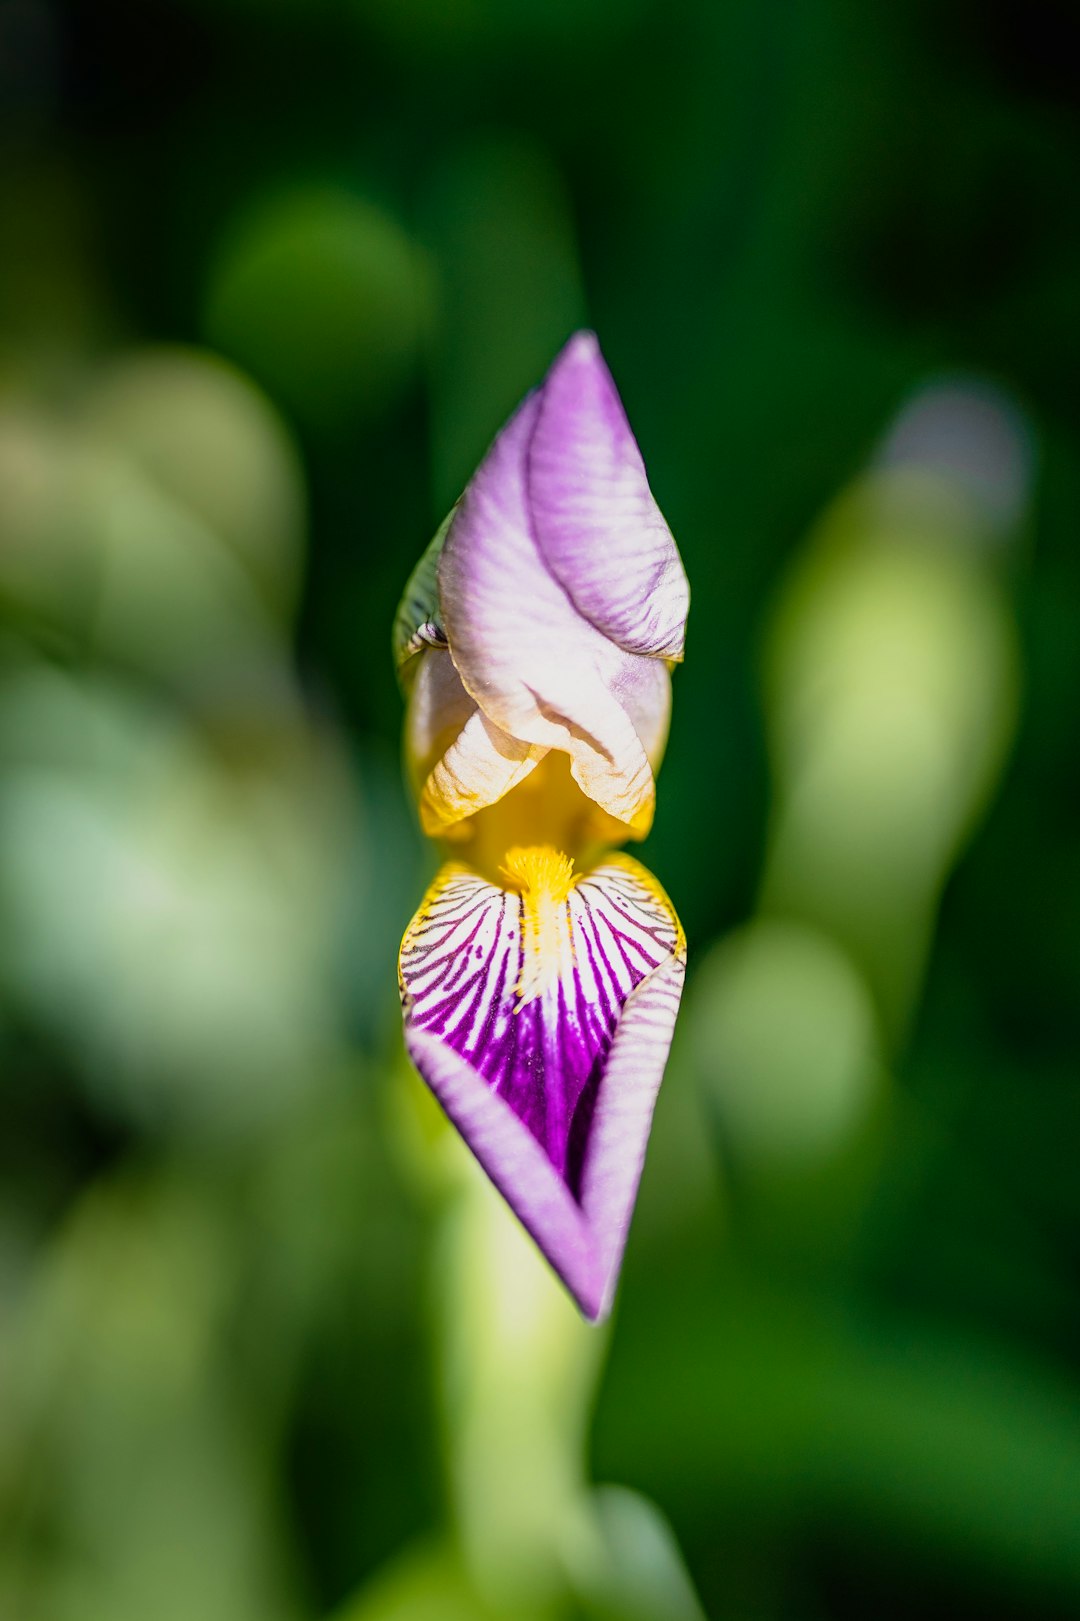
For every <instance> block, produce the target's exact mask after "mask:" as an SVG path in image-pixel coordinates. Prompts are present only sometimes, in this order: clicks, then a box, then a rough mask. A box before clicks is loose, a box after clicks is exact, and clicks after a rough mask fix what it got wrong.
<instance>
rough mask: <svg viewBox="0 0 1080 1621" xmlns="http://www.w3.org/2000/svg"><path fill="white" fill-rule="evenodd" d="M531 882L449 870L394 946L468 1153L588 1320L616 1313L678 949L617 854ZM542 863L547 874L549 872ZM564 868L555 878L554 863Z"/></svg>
mask: <svg viewBox="0 0 1080 1621" xmlns="http://www.w3.org/2000/svg"><path fill="white" fill-rule="evenodd" d="M515 856H516V857H518V858H519V859H518V863H517V865H516V866H513V865H511V869H510V870H511V875H512V876H513V877H515V878H518V879H520V878H521V874H522V872H523V871H524V872H527V871H528V870H529V867H528V863H529V862H530V861H532V862H533V869H532V870H533V871H534V873H536V872H539V874H540V878H539V879H537V881H536V883H534V885H533V887H532V888H530V886H529V883H528V882H524V883H523V884H522V885H521V887H518V888H505V889H503V888H500V887H499V886H498V885H496V884H493V883H490V882H489V881H488V880H486V879H485V878H483V877H481V876H480V875H479V874H478V873H476V872H474V871H473V870H472V869H471V868H468V867H466V866H463V865H461V864H457V863H451V864H449V865H448V866H446V867H445V868H444V869H443V871H442V872H441V873H440V875H439V877H438V878H437V879H436V881H435V883H434V885H433V886H432V888H431V889H430V891H429V892H428V895H427V896H426V897H425V899H424V902H423V904H422V905H421V907H420V910H419V912H418V913H417V915H416V917H415V919H414V920H413V922H412V924H411V925H410V927H409V929H408V931H407V933H406V935H405V939H404V941H403V944H402V950H401V960H400V978H401V990H402V1000H403V1006H404V1011H405V1037H406V1043H407V1046H408V1049H409V1052H410V1055H411V1056H412V1058H413V1061H414V1062H415V1063H416V1065H417V1067H418V1069H419V1070H420V1072H421V1074H422V1075H423V1076H424V1077H425V1079H426V1080H427V1081H428V1084H429V1085H430V1086H431V1087H432V1089H433V1091H434V1092H435V1094H436V1095H437V1096H438V1098H439V1099H440V1101H441V1102H442V1104H443V1107H444V1108H445V1109H446V1111H447V1113H448V1114H449V1115H450V1117H451V1119H452V1120H453V1121H454V1122H455V1124H456V1125H457V1127H458V1129H459V1130H460V1131H461V1133H462V1135H463V1136H464V1137H465V1139H466V1141H467V1142H468V1144H469V1146H470V1148H471V1149H472V1150H473V1152H474V1153H475V1154H476V1156H477V1158H478V1159H479V1160H480V1162H481V1163H482V1164H483V1166H484V1168H485V1170H486V1171H487V1172H488V1174H489V1175H490V1176H491V1178H492V1180H493V1181H494V1182H495V1183H496V1185H497V1186H498V1187H499V1188H500V1189H501V1191H502V1192H503V1194H504V1196H505V1197H506V1199H507V1200H508V1202H509V1203H510V1204H511V1206H512V1207H513V1209H514V1210H515V1211H516V1213H517V1214H518V1216H519V1217H520V1219H521V1220H522V1222H523V1223H524V1225H525V1226H526V1227H527V1228H528V1230H529V1231H530V1232H531V1233H532V1235H533V1237H534V1238H535V1239H536V1242H537V1243H538V1244H539V1246H540V1248H541V1249H542V1250H543V1251H544V1253H545V1254H546V1255H547V1256H548V1259H549V1260H550V1261H551V1263H552V1265H553V1266H554V1267H555V1269H556V1271H557V1272H558V1273H559V1274H560V1276H561V1277H562V1278H563V1279H564V1281H565V1282H566V1283H567V1286H568V1287H569V1288H570V1289H571V1291H572V1292H573V1293H574V1295H575V1297H576V1298H577V1300H578V1302H579V1304H580V1305H581V1308H582V1310H583V1311H584V1312H585V1313H586V1315H588V1316H590V1317H597V1316H600V1315H602V1314H603V1313H604V1312H605V1311H606V1310H607V1309H608V1307H609V1305H610V1301H611V1296H612V1293H613V1290H614V1286H615V1280H616V1277H617V1275H618V1269H619V1265H620V1262H621V1258H622V1250H623V1245H624V1243H625V1239H626V1232H627V1229H628V1226H629V1221H630V1214H631V1211H632V1208H633V1202H634V1196H635V1194H636V1190H637V1184H638V1180H639V1177H640V1174H641V1166H642V1163H643V1160H644V1153H645V1144H646V1142H647V1139H648V1132H649V1125H650V1122H651V1118H652V1108H653V1103H654V1101H655V1097H656V1092H657V1089H658V1087H659V1085H660V1080H661V1077H662V1075H663V1069H664V1063H665V1061H666V1057H667V1049H668V1046H669V1044H670V1040H671V1031H672V1028H673V1026H674V1022H675V1013H676V1011H677V1008H678V999H679V991H680V989H681V984H682V975H683V962H684V955H685V948H684V942H683V936H682V930H681V928H680V926H679V923H678V919H677V918H676V916H675V914H674V912H673V910H672V908H671V904H670V902H669V901H668V900H667V897H666V896H665V895H664V893H663V891H662V890H661V889H660V887H659V885H657V884H656V882H655V880H654V879H653V878H652V877H651V875H650V874H649V873H648V872H647V871H646V869H645V868H644V867H642V866H641V865H640V864H639V863H638V862H636V861H633V860H631V859H630V858H629V857H627V856H622V855H615V856H612V857H609V858H608V859H607V860H605V861H604V862H603V863H601V864H600V865H598V866H596V867H594V868H593V869H591V870H590V871H588V872H586V873H584V874H582V875H581V876H579V877H578V878H576V879H571V878H570V877H569V863H567V862H566V861H565V858H561V857H557V856H556V855H555V852H553V851H537V850H534V851H519V852H511V853H510V858H508V859H509V860H512V858H513V857H515ZM545 861H547V862H548V865H549V867H550V868H551V871H552V872H554V876H553V877H550V881H549V879H548V878H546V877H545V876H544V875H545V872H546V871H547V869H546V868H545V866H544V862H545ZM559 862H562V863H563V873H564V877H565V880H566V881H565V882H563V883H561V884H560V882H559V878H558V871H557V864H558V863H559Z"/></svg>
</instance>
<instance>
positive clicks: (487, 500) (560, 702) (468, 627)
mask: <svg viewBox="0 0 1080 1621" xmlns="http://www.w3.org/2000/svg"><path fill="white" fill-rule="evenodd" d="M539 403H540V401H539V396H538V395H537V394H532V395H530V396H529V397H528V398H527V399H526V400H525V401H524V403H523V404H522V405H521V406H520V407H519V409H518V410H517V412H516V413H515V414H514V416H513V417H512V418H511V419H510V422H509V423H508V424H507V426H506V427H505V428H504V429H503V431H502V432H501V433H500V434H499V436H498V438H497V439H496V440H495V443H494V444H493V445H492V447H491V449H490V450H489V452H488V454H487V456H486V457H485V458H484V461H483V462H482V463H481V465H480V467H479V469H478V471H477V472H476V474H475V475H474V477H473V479H472V481H471V483H470V484H469V487H468V489H467V490H466V491H465V494H464V495H463V497H462V499H461V502H460V503H459V505H458V508H457V510H456V512H455V515H454V519H453V522H452V523H451V525H450V528H449V531H448V533H447V537H446V542H445V545H444V547H443V550H442V555H441V557H440V560H439V568H438V576H439V596H440V603H441V608H442V614H443V623H444V624H445V627H446V633H447V637H448V640H449V643H450V651H451V655H452V657H453V660H454V664H455V665H456V667H457V670H458V672H459V674H460V676H461V679H462V682H463V684H464V686H465V688H466V690H467V691H468V692H469V693H470V695H471V696H472V697H473V698H474V699H475V700H476V702H477V704H478V705H479V706H480V708H481V709H482V710H483V712H484V713H485V715H487V716H488V718H489V719H490V720H492V721H493V722H494V723H495V725H496V726H497V727H499V728H500V729H501V730H502V731H503V732H506V733H508V734H509V735H510V736H511V737H515V738H518V739H519V740H520V741H521V742H523V743H528V744H535V745H538V746H541V747H543V748H557V749H562V750H564V751H565V752H566V753H567V754H569V756H570V759H571V762H572V770H573V774H574V777H575V780H576V781H577V782H578V784H579V786H580V787H581V788H582V790H583V791H584V792H585V793H586V794H587V795H588V796H589V797H590V798H591V799H594V800H595V801H596V802H597V804H599V805H600V806H601V807H602V808H603V809H604V810H606V811H608V812H609V813H610V814H611V815H612V816H614V817H615V818H616V819H617V820H619V821H621V822H623V823H624V824H626V825H627V826H628V827H629V828H630V829H631V830H632V831H633V832H634V833H635V834H637V835H638V836H639V837H640V836H643V835H644V833H645V832H647V831H648V827H649V825H650V824H651V821H652V812H653V805H654V800H655V785H654V782H653V776H652V771H651V768H650V766H649V761H648V758H647V755H646V753H645V750H644V748H643V747H642V743H641V739H640V738H639V737H638V734H637V732H636V730H635V728H634V726H633V724H632V722H631V720H630V718H629V716H628V715H627V712H626V710H625V709H624V708H623V707H622V705H621V704H620V703H619V701H618V699H617V697H616V696H615V694H614V693H613V691H612V690H611V676H612V672H613V671H614V670H615V669H616V668H617V667H618V665H619V663H620V661H621V660H622V658H623V657H624V655H623V654H622V653H621V651H620V649H619V648H617V647H616V646H615V645H614V644H613V643H612V642H611V641H610V639H609V638H607V637H606V636H604V635H603V634H602V633H601V632H600V631H599V630H597V629H596V627H595V626H594V625H592V624H590V623H589V622H588V620H586V619H584V618H583V617H582V615H581V614H580V613H579V612H578V611H577V609H576V608H575V607H574V605H573V604H572V602H571V601H570V598H569V597H568V596H567V594H566V592H565V590H564V589H563V587H562V586H561V585H560V584H559V583H558V581H557V580H556V579H555V578H554V577H553V575H552V573H551V572H550V570H549V568H548V567H547V565H546V563H545V561H544V559H543V558H542V557H541V555H540V552H539V550H538V548H537V543H536V538H535V535H534V533H533V524H532V518H531V515H530V512H529V509H528V504H527V492H526V480H525V458H526V453H527V449H528V444H529V440H530V438H531V435H532V431H533V427H534V425H535V421H536V416H537V411H538V409H539Z"/></svg>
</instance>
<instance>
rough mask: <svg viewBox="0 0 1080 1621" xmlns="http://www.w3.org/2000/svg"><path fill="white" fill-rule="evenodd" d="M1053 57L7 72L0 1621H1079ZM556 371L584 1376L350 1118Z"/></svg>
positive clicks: (794, 57)
mask: <svg viewBox="0 0 1080 1621" xmlns="http://www.w3.org/2000/svg"><path fill="white" fill-rule="evenodd" d="M1073 21H1074V18H1073V8H1072V7H1071V6H1069V5H1067V4H1066V3H1065V0H1025V3H1024V4H1020V3H1019V0H989V3H987V4H982V5H975V4H974V3H973V0H944V3H937V4H930V3H929V0H893V3H890V4H885V5H880V6H875V5H866V4H859V3H857V0H786V3H779V0H777V3H762V0H713V3H709V0H666V3H664V4H661V3H659V0H573V3H570V0H501V3H499V0H276V3H273V0H138V3H136V0H84V3H71V4H68V5H64V4H61V3H60V0H0V109H2V116H3V125H2V135H0V1057H2V1076H0V1616H2V1617H3V1618H4V1621H248V1618H251V1621H316V1618H322V1617H326V1618H328V1621H329V1618H332V1621H379V1618H394V1621H441V1618H444V1617H445V1618H447V1621H465V1618H471V1617H489V1618H490V1617H499V1616H505V1617H509V1618H515V1621H516V1618H528V1617H532V1616H537V1617H553V1618H554V1617H581V1616H585V1617H590V1616H591V1617H603V1618H607V1621H619V1618H626V1621H654V1618H655V1621H665V1618H673V1621H679V1618H684V1621H685V1618H693V1617H700V1616H701V1615H702V1614H704V1615H707V1616H710V1617H717V1618H727V1617H742V1618H757V1617H761V1618H773V1617H775V1618H777V1621H781V1618H782V1621H804V1618H805V1621H827V1618H848V1617H851V1618H856V1617H857V1618H863V1617H868V1616H874V1617H886V1618H887V1617H893V1616H895V1617H901V1616H903V1617H908V1616H910V1615H912V1614H914V1613H922V1612H924V1611H927V1610H932V1609H934V1608H935V1607H936V1608H939V1609H941V1608H947V1610H948V1612H949V1613H950V1614H952V1615H954V1616H958V1617H972V1618H975V1617H978V1618H980V1621H984V1618H991V1621H992V1618H996V1617H1021V1616H1023V1617H1025V1618H1029V1617H1035V1618H1040V1617H1056V1616H1062V1617H1064V1616H1070V1615H1075V1614H1077V1613H1078V1611H1080V1403H1078V1401H1077V1379H1076V1375H1077V1363H1078V1359H1080V1294H1078V1288H1077V1283H1078V1271H1080V1181H1078V1178H1077V1175H1076V1159H1077V1145H1078V1141H1080V1075H1078V1067H1077V1061H1078V1057H1080V854H1078V844H1077V838H1076V821H1077V814H1078V811H1080V768H1078V760H1080V754H1078V751H1077V737H1078V735H1080V631H1078V610H1080V547H1078V546H1077V531H1078V526H1080V451H1078V434H1080V395H1078V393H1077V389H1076V379H1077V376H1078V375H1080V323H1078V322H1077V319H1076V305H1077V294H1078V290H1080V196H1078V189H1080V187H1078V177H1080V115H1078V112H1077V105H1078V104H1077V101H1076V98H1075V88H1076V62H1077V58H1076V52H1075V48H1074V47H1075V39H1074V37H1073V33H1072V23H1073ZM582 324H589V325H592V326H594V327H595V328H596V329H597V331H598V332H599V335H600V339H601V342H602V344H603V347H604V350H605V353H606V355H607V358H608V361H609V364H610V365H611V368H612V370H613V372H614V374H615V377H616V380H617V382H618V384H619V387H620V389H621V391H622V394H623V397H624V400H625V403H626V406H627V409H628V412H629V415H630V417H631V420H632V422H633V423H634V426H635V429H636V431H637V433H638V437H639V439H640V442H641V444H642V447H643V451H644V454H645V457H646V460H647V463H648V466H649V469H650V475H651V478H652V482H653V486H654V489H655V492H656V494H657V497H658V499H659V501H660V503H661V506H662V507H663V509H664V511H665V513H666V515H667V517H668V519H669V521H670V523H671V526H672V528H673V530H674V532H675V534H676V536H677V538H678V540H679V544H680V547H681V549H682V553H683V556H684V559H685V562H686V566H687V571H688V573H689V575H690V579H691V582H692V587H693V609H692V615H691V623H690V637H689V653H688V657H687V662H686V665H685V667H684V669H683V670H681V671H680V672H679V673H678V675H677V678H676V695H675V718H674V727H673V732H672V738H671V745H670V750H669V755H668V760H667V763H666V765H665V769H664V772H663V775H662V778H661V783H660V798H659V813H658V819H657V826H656V831H655V833H654V834H653V836H652V837H651V839H650V841H649V843H648V845H647V846H646V848H645V850H644V857H645V859H646V861H647V862H648V863H649V864H650V865H651V866H652V867H653V868H654V869H655V870H656V872H657V873H658V875H659V876H660V877H661V879H662V880H663V882H664V884H665V885H666V886H667V888H668V889H669V891H670V893H671V895H672V897H673V899H674V901H675V903H676V905H677V907H678V908H679V909H680V911H681V914H682V916H683V919H684V921H685V924H686V927H687V932H688V935H689V939H690V948H691V973H690V978H689V982H688V988H687V995H686V1001H685V1004H684V1011H683V1016H682V1019H681V1022H680V1027H679V1031H678V1033H677V1037H676V1043H675V1048H674V1051H673V1056H672V1061H671V1064H670V1067H669V1071H668V1076H667V1080H666V1083H665V1088H664V1091H663V1093H662V1095H661V1101H660V1105H659V1108H658V1112H657V1118H656V1125H655V1129H654V1133H653V1140H652V1145H651V1148H650V1155H649V1160H648V1164H647V1166H646V1171H645V1176H644V1180H643V1184H642V1191H641V1198H640V1203H639V1209H638V1213H637V1218H636V1221H635V1225H634V1229H633V1231H632V1234H631V1239H630V1244H629V1249H628V1253H627V1259H626V1266H625V1272H624V1278H623V1285H622V1290H621V1295H620V1299H619V1302H618V1306H617V1310H616V1316H615V1320H614V1323H613V1324H612V1326H611V1327H610V1329H607V1330H602V1331H597V1332H594V1331H590V1330H587V1329H585V1328H584V1327H583V1326H582V1325H580V1324H579V1323H578V1322H577V1320H576V1318H575V1316H574V1313H573V1310H572V1308H571V1307H570V1306H569V1304H568V1303H567V1302H566V1301H565V1300H564V1298H563V1297H562V1295H561V1293H560V1292H559V1291H558V1289H557V1288H556V1287H555V1286H554V1285H553V1284H551V1283H550V1282H549V1281H548V1279H547V1276H546V1274H545V1273H544V1271H543V1269H542V1267H541V1266H540V1264H539V1263H537V1262H536V1261H535V1260H534V1258H533V1256H532V1254H531V1251H530V1250H529V1248H528V1246H527V1245H525V1244H524V1242H523V1241H521V1240H520V1238H519V1236H518V1234H517V1232H516V1229H515V1228H514V1226H513V1222H512V1219H511V1218H510V1217H509V1216H508V1215H507V1214H506V1213H505V1212H504V1211H503V1209H502V1207H501V1206H499V1205H498V1203H497V1202H496V1201H495V1200H493V1199H491V1198H489V1197H488V1195H487V1194H486V1191H485V1189H484V1188H483V1186H482V1185H481V1184H480V1183H479V1182H478V1180H477V1178H476V1177H475V1176H473V1175H472V1174H471V1171H470V1166H469V1164H468V1163H467V1162H466V1160H465V1158H464V1156H463V1155H462V1154H461V1153H460V1152H458V1150H457V1147H456V1144H455V1143H454V1141H453V1140H452V1139H450V1138H448V1136H447V1134H446V1133H444V1132H443V1131H442V1130H441V1128H440V1125H439V1122H438V1121H437V1119H436V1118H435V1116H434V1114H433V1112H432V1111H431V1110H430V1109H429V1108H428V1107H427V1106H426V1099H425V1097H424V1095H423V1093H422V1091H421V1089H420V1086H419V1083H418V1082H417V1081H416V1080H415V1079H414V1078H413V1077H412V1076H411V1074H410V1072H409V1069H408V1066H407V1064H406V1063H405V1060H404V1058H403V1054H402V1049H401V1041H400V1034H399V1029H398V1013H397V1005H396V990H395V982H394V962H395V954H396V948H397V943H398V939H399V938H400V933H401V930H402V928H403V926H404V925H405V923H406V922H407V921H408V918H409V916H410V915H411V912H412V910H413V908H414V907H415V905H416V904H417V902H418V900H419V897H420V894H421V890H422V886H423V884H424V882H425V880H426V877H427V875H428V873H429V872H430V870H431V862H432V857H431V855H430V854H429V853H428V852H426V851H425V850H424V849H423V848H422V842H421V840H420V838H419V836H418V834H417V832H416V830H415V826H414V823H413V820H412V813H411V809H410V807H409V806H408V805H407V803H406V799H405V795H404V791H403V787H402V782H401V777H400V772H399V766H398V759H397V738H398V732H399V727H400V718H401V711H400V698H399V695H398V693H397V691H396V689H395V686H394V682H393V676H392V670H391V665H390V659H389V652H388V640H389V631H390V623H391V617H392V614H393V610H394V606H395V603H396V600H397V595H398V593H399V591H400V589H401V586H402V584H403V582H404V580H405V578H406V576H407V574H408V572H409V570H410V568H411V566H412V564H413V562H414V561H415V560H416V558H417V556H418V555H419V553H420V551H421V549H422V547H423V546H424V544H425V543H426V541H427V539H428V538H429V536H430V534H431V533H432V532H433V531H434V529H435V526H436V524H437V523H438V521H439V519H440V518H441V517H442V515H443V513H444V511H445V510H446V508H447V507H448V505H449V504H450V502H451V501H452V500H453V499H454V497H455V496H456V495H457V493H458V491H459V490H460V488H461V485H462V484H463V482H464V480H465V479H466V478H467V477H468V475H469V472H470V471H471V469H472V467H473V466H474V465H475V463H476V461H477V459H478V458H479V456H480V455H481V454H482V452H483V449H484V447H485V444H486V443H487V441H488V439H489V438H490V436H491V434H492V433H493V432H494V430H495V429H496V427H497V426H498V425H499V424H500V423H501V421H502V420H503V418H504V417H505V416H506V414H507V413H508V412H509V410H510V409H511V408H512V407H513V405H514V404H515V402H516V400H517V399H518V398H519V396H520V395H521V393H522V392H523V391H524V390H525V389H526V388H527V387H529V386H530V385H531V384H533V383H534V382H536V381H537V380H538V379H539V377H540V376H541V375H542V373H543V371H544V369H545V367H546V366H547V364H548V362H549V361H550V359H551V357H552V355H553V353H554V351H555V350H556V348H557V347H558V346H559V345H560V344H561V342H562V341H563V340H564V339H565V337H566V336H567V335H568V334H569V332H570V331H571V330H573V329H574V328H575V327H576V326H578V325H582ZM594 1483H599V1484H594Z"/></svg>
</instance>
